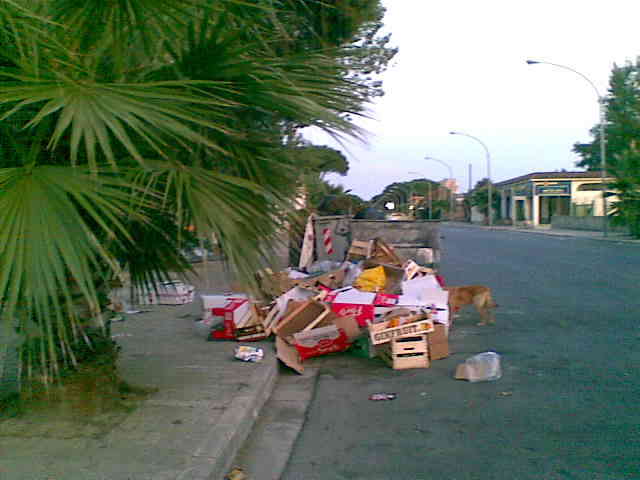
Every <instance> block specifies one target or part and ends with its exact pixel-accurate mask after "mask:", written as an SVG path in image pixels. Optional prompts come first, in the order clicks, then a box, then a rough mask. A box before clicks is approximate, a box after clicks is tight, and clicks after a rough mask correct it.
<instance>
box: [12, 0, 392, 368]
mask: <svg viewBox="0 0 640 480" xmlns="http://www.w3.org/2000/svg"><path fill="white" fill-rule="evenodd" d="M381 12H382V10H381V9H380V6H379V1H378V0H352V1H337V0H336V1H335V2H319V1H311V2H310V1H303V0H283V1H282V2H272V1H270V0H255V1H251V2H246V1H244V0H175V1H174V0H116V1H109V2H105V1H104V0H86V1H83V2H79V1H75V0H60V1H55V2H54V1H41V2H26V1H24V0H11V1H8V0H4V1H3V2H0V18H1V19H2V20H3V23H2V25H1V27H0V43H1V45H2V47H3V48H2V49H0V81H2V86H3V88H2V89H1V90H0V149H1V151H0V210H1V211H2V212H3V215H2V217H0V266H1V267H2V268H1V269H0V299H2V306H1V309H0V316H1V319H2V322H3V323H4V326H7V325H9V327H10V328H12V327H13V325H14V324H15V323H16V322H17V324H18V325H17V328H18V330H19V331H20V332H21V333H23V334H25V335H26V333H25V332H27V331H28V330H29V329H30V328H31V327H30V326H31V325H35V327H34V329H35V331H37V333H38V334H37V335H36V337H34V338H36V340H34V341H35V342H36V343H38V342H39V345H40V346H39V347H38V348H35V349H33V351H36V352H37V356H38V358H39V360H38V362H37V365H38V366H40V367H42V368H43V369H44V372H43V374H44V375H45V378H47V377H50V376H51V375H53V374H56V373H58V372H59V371H60V369H61V366H60V363H61V362H64V363H65V364H67V363H69V364H71V365H73V364H75V363H76V362H77V361H78V356H77V355H76V354H74V351H79V350H78V348H79V347H78V345H79V344H81V343H82V342H88V343H89V344H90V343H92V342H89V340H88V334H87V325H88V324H87V322H86V320H87V319H91V321H92V322H94V323H96V324H97V325H101V324H102V325H103V326H104V318H103V308H104V305H105V302H106V300H105V291H106V289H107V285H108V283H109V280H111V279H112V277H113V276H114V275H115V274H117V273H119V272H121V271H123V270H124V271H129V272H130V273H131V278H132V280H133V282H134V283H136V284H138V285H140V284H143V283H146V282H150V281H154V280H157V279H161V278H164V277H166V276H167V275H168V274H169V273H170V272H174V273H181V272H184V271H186V270H187V269H188V268H189V265H188V263H187V262H186V261H185V259H184V258H183V257H182V255H181V254H180V250H181V248H182V247H183V246H185V245H186V244H188V243H189V242H193V241H194V238H192V237H190V234H189V233H188V232H189V231H190V230H193V229H195V233H196V234H197V236H198V237H199V238H204V239H210V238H212V236H214V237H215V238H216V239H217V240H218V241H219V242H220V244H221V248H222V249H223V250H224V253H225V254H226V257H227V258H229V260H230V262H231V264H232V265H233V266H234V268H235V269H236V270H237V272H238V274H239V276H240V278H241V279H243V280H245V281H246V282H247V283H249V284H251V282H252V281H253V279H254V272H255V269H256V266H257V265H262V264H264V262H268V260H269V258H271V256H272V255H271V254H272V251H273V249H274V247H275V246H276V245H275V242H276V238H278V232H279V231H280V229H281V228H282V227H283V225H284V223H285V221H286V220H287V218H288V217H289V216H291V215H293V208H292V203H293V201H294V199H295V196H296V194H297V193H298V191H299V185H300V181H301V178H300V172H301V170H303V171H304V170H310V171H314V172H315V175H316V177H318V178H321V175H322V172H324V171H337V172H346V169H347V168H348V165H347V164H346V161H344V157H342V158H340V156H336V155H335V154H334V153H333V152H330V151H328V150H327V149H326V148H325V147H310V150H313V155H310V157H312V158H313V160H312V161H311V164H312V167H311V168H309V163H305V161H304V159H302V158H299V156H297V153H298V152H292V151H291V146H292V145H287V143H286V142H285V137H289V135H290V134H291V133H292V132H293V133H294V134H295V130H296V128H297V127H299V126H315V127H317V128H320V129H322V130H323V131H325V132H327V133H329V134H330V135H332V136H334V137H338V138H340V137H345V136H346V137H355V138H360V131H359V129H358V128H357V127H356V126H355V125H354V124H353V123H351V121H350V120H349V115H353V114H359V113H360V112H362V111H363V109H364V103H365V102H366V101H367V100H368V99H369V98H371V97H372V96H373V95H374V91H375V89H376V88H378V87H374V86H372V84H371V83H369V80H368V79H367V78H360V77H359V76H358V75H360V74H361V73H364V72H365V71H369V70H370V71H371V72H374V71H379V70H380V69H382V68H384V66H385V65H386V63H385V60H384V58H387V59H390V58H391V57H392V55H391V53H392V52H391V51H388V52H386V53H385V48H387V47H386V46H385V45H386V44H387V43H388V38H387V39H386V40H385V39H377V37H376V33H377V31H378V29H379V25H381V23H380V20H381ZM298 34H301V35H302V36H301V37H298ZM358 42H360V43H359V44H361V45H366V46H365V47H363V49H361V50H359V51H358V55H360V56H361V57H362V62H361V63H362V64H363V65H364V64H365V63H366V61H364V59H366V57H367V53H366V52H370V53H371V54H373V52H374V50H376V49H378V50H379V51H378V50H376V52H377V53H376V55H381V56H379V57H376V59H372V60H371V62H373V63H372V64H373V65H375V68H374V67H371V65H370V66H369V67H367V70H365V69H364V67H362V68H361V66H360V64H356V63H354V62H351V63H350V62H349V61H348V60H347V59H349V58H352V57H353V55H352V52H351V50H350V49H351V48H352V47H353V45H354V44H357V43H358ZM385 55H386V57H385ZM387 61H388V60H387ZM372 68H373V69H372ZM371 69H372V70H371ZM303 156H304V155H303ZM313 162H315V163H313ZM301 164H302V165H301ZM103 331H104V330H103ZM33 365H36V363H33Z"/></svg>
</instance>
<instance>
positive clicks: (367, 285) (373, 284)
mask: <svg viewBox="0 0 640 480" xmlns="http://www.w3.org/2000/svg"><path fill="white" fill-rule="evenodd" d="M386 284H387V276H386V274H385V273H384V267H382V266H380V267H375V268H368V269H366V270H365V271H364V272H362V273H361V274H360V276H359V277H358V278H356V281H355V282H354V283H353V286H354V287H356V288H357V289H358V290H363V291H365V292H380V291H382V290H384V287H385V286H386Z"/></svg>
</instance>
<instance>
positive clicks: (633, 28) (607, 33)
mask: <svg viewBox="0 0 640 480" xmlns="http://www.w3.org/2000/svg"><path fill="white" fill-rule="evenodd" d="M383 4H384V6H385V7H386V9H387V13H386V15H385V20H384V23H385V32H390V33H391V34H392V36H391V43H392V45H393V46H397V47H399V49H400V51H399V53H398V54H397V55H396V56H395V58H394V59H393V61H392V63H391V64H390V66H389V68H388V69H387V71H386V72H385V73H384V74H383V75H382V76H381V79H382V80H383V82H384V90H385V92H386V93H385V96H384V97H382V98H381V99H379V100H378V101H377V102H376V103H375V104H373V105H370V110H369V115H370V116H371V117H372V120H364V119H359V120H357V121H356V123H357V124H358V125H359V126H361V127H363V128H364V129H365V130H366V131H367V132H368V135H367V143H366V144H362V143H361V142H347V143H346V144H344V145H342V146H341V145H339V144H336V143H335V142H334V141H332V140H331V139H330V138H329V137H328V136H326V135H325V134H324V133H322V132H317V131H307V132H305V136H306V137H307V138H308V139H310V140H311V141H312V142H313V143H314V144H317V145H329V146H332V147H334V148H338V149H339V150H341V151H342V152H343V153H344V154H345V155H346V156H347V158H348V160H349V165H350V169H349V173H348V174H347V175H346V176H344V177H341V176H329V177H327V179H328V180H329V181H330V182H332V183H334V184H342V185H343V186H344V187H345V188H347V189H351V190H352V193H355V194H357V195H359V196H361V197H363V198H364V199H369V198H371V197H372V196H373V195H376V194H378V193H380V192H381V191H382V190H383V189H384V187H385V186H387V185H389V184H391V183H393V182H403V181H409V180H412V179H416V178H429V179H432V180H438V181H439V180H442V179H444V178H447V177H449V168H448V167H447V166H446V165H448V166H449V167H450V169H451V172H452V173H453V177H454V178H455V179H456V180H457V182H458V185H459V186H460V191H467V190H468V186H469V165H471V171H472V174H471V182H472V185H475V183H476V182H477V181H478V180H480V179H481V178H485V177H487V176H488V171H489V167H490V173H491V179H492V180H493V182H500V181H502V180H507V179H510V178H513V177H517V176H520V175H525V174H527V173H532V172H542V171H555V170H561V169H566V170H570V171H576V170H581V169H579V168H577V167H576V166H575V163H576V161H578V157H577V156H576V155H575V154H574V153H573V152H572V151H571V150H572V147H573V144H574V143H576V142H589V141H591V140H592V137H591V136H590V133H589V130H590V129H591V128H592V127H593V126H594V125H596V124H597V122H598V93H599V94H600V95H604V94H606V92H607V88H608V82H609V75H610V73H611V70H612V69H613V66H614V64H618V65H622V64H624V63H625V62H627V61H634V60H635V59H636V57H638V56H640V32H639V31H638V28H637V25H638V23H637V22H638V18H640V2H637V1H634V0H609V1H607V2H602V1H599V2H588V1H584V0H580V1H576V0H554V1H548V0H536V1H525V0H520V1H513V0H483V1H477V0H458V1H456V2H447V1H442V0H383ZM527 59H534V60H539V61H545V62H551V63H555V64H559V65H564V66H567V67H570V68H572V69H574V70H576V71H578V72H579V73H581V74H582V75H584V76H586V77H587V78H588V79H589V80H590V81H591V82H592V83H593V84H594V85H595V89H596V90H597V91H598V93H597V92H596V90H594V87H593V86H592V85H591V84H590V83H589V82H588V81H587V80H585V79H583V78H582V77H581V76H580V75H578V74H576V73H574V72H572V71H569V70H566V69H563V68H559V67H555V66H552V65H547V64H539V65H527V64H526V60H527ZM450 131H458V132H462V133H466V134H468V135H472V136H473V137H476V138H477V139H479V140H480V142H482V143H484V144H485V145H486V147H487V149H488V151H489V161H487V155H486V153H485V150H484V148H483V146H482V143H480V142H478V141H477V140H474V139H473V138H470V137H467V136H463V135H450V134H449V132H450ZM427 156H429V157H433V158H437V159H438V160H440V162H437V161H434V160H425V157H427ZM442 162H444V163H445V164H446V165H443V164H442ZM410 172H412V173H410Z"/></svg>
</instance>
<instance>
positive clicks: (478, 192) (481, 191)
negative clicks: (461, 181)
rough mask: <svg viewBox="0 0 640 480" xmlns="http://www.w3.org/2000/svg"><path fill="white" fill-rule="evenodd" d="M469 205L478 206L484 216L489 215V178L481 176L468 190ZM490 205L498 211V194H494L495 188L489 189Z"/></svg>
mask: <svg viewBox="0 0 640 480" xmlns="http://www.w3.org/2000/svg"><path fill="white" fill-rule="evenodd" d="M470 202H471V206H474V207H478V209H479V210H480V211H481V212H482V214H483V215H485V217H488V215H489V208H488V207H489V179H488V178H483V179H482V180H480V181H478V183H476V185H475V187H473V190H471V192H470ZM491 205H492V207H493V211H494V212H499V211H500V196H499V195H497V194H496V190H495V188H493V189H492V191H491Z"/></svg>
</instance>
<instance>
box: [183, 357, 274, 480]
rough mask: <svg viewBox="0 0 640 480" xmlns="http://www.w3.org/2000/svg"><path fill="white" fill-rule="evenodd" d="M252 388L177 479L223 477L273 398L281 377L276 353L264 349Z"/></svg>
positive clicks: (239, 397)
mask: <svg viewBox="0 0 640 480" xmlns="http://www.w3.org/2000/svg"><path fill="white" fill-rule="evenodd" d="M265 353H266V355H265V357H266V358H265V360H264V361H263V363H262V364H257V366H260V367H262V368H257V369H256V371H255V372H253V374H252V375H251V379H250V381H249V387H248V388H247V389H246V390H244V391H242V392H241V393H240V394H239V395H237V396H236V397H235V398H234V399H233V401H232V404H231V405H230V406H229V408H228V409H227V410H226V411H225V413H224V414H223V415H222V417H221V418H220V420H219V421H218V422H217V424H216V425H215V426H214V427H213V428H212V429H211V430H210V431H209V433H208V435H207V437H206V438H205V439H204V440H203V441H202V442H201V444H200V447H199V448H198V450H197V452H196V453H195V454H194V456H193V458H192V461H191V462H190V466H189V468H187V469H186V470H185V471H184V472H183V473H182V475H180V476H179V477H178V479H177V480H222V479H223V478H224V476H225V475H226V474H227V473H228V471H229V469H230V468H231V464H232V462H233V460H234V458H235V457H236V454H237V453H238V451H239V450H240V448H241V447H242V445H243V444H244V442H245V440H246V439H247V437H248V436H249V434H250V433H251V430H252V428H253V426H254V424H255V422H256V420H257V418H258V416H259V415H260V411H261V410H262V408H263V407H264V405H265V404H266V402H267V400H269V398H270V397H271V394H272V393H273V390H274V388H275V385H276V381H277V378H278V359H277V358H276V356H275V352H273V351H269V352H265Z"/></svg>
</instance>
